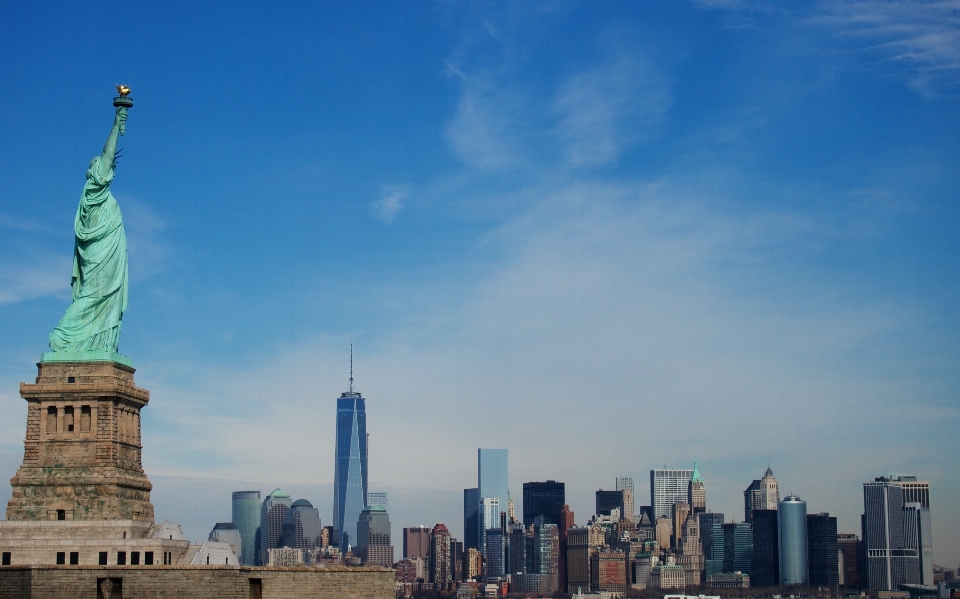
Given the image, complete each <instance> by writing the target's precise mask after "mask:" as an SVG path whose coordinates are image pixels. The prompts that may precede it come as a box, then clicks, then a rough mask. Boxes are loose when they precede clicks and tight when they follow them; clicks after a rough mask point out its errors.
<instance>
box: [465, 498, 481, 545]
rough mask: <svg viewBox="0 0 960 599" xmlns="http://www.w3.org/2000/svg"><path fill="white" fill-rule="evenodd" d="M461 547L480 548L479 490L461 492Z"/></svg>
mask: <svg viewBox="0 0 960 599" xmlns="http://www.w3.org/2000/svg"><path fill="white" fill-rule="evenodd" d="M463 546H464V548H465V550H466V549H470V548H471V547H473V548H474V549H476V548H478V547H480V489H477V488H473V489H464V490H463Z"/></svg>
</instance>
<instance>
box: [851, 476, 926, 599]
mask: <svg viewBox="0 0 960 599" xmlns="http://www.w3.org/2000/svg"><path fill="white" fill-rule="evenodd" d="M916 482H919V481H917V478H916V477H915V476H911V475H898V474H890V475H888V476H880V477H877V478H876V479H874V480H873V481H872V482H866V483H863V516H862V527H863V545H864V552H865V553H866V570H867V571H866V577H867V582H868V585H869V588H870V589H873V590H878V591H895V590H898V588H899V586H900V585H901V584H911V583H912V584H919V583H920V581H921V568H920V551H919V550H918V549H917V547H916V541H915V538H916V537H915V536H914V535H912V534H910V532H912V531H911V529H912V527H913V526H915V525H914V524H913V523H912V522H909V523H906V522H905V520H908V519H909V518H910V516H912V515H914V513H913V510H910V509H907V506H906V505H905V504H906V503H907V502H905V501H904V494H905V493H904V491H905V489H909V493H911V498H922V496H923V492H924V490H923V487H919V486H917V485H913V484H911V485H908V486H905V485H904V484H903V483H916ZM927 497H928V499H927V501H929V490H927ZM913 503H919V502H913ZM921 505H922V504H921ZM928 509H929V508H928ZM905 524H906V526H905Z"/></svg>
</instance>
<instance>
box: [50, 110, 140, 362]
mask: <svg viewBox="0 0 960 599" xmlns="http://www.w3.org/2000/svg"><path fill="white" fill-rule="evenodd" d="M126 120H127V108H126V107H125V106H118V107H117V112H116V117H115V118H114V121H113V127H112V128H111V130H110V134H109V135H108V137H107V143H106V144H105V145H104V147H103V153H101V155H100V156H97V157H96V158H94V159H93V160H92V161H91V162H90V168H89V169H88V170H87V181H86V183H85V184H84V187H83V194H82V195H81V197H80V205H79V207H78V208H77V216H76V219H75V220H74V231H75V233H76V239H75V243H74V252H73V274H72V277H71V281H70V285H71V288H72V294H71V295H72V300H73V302H72V303H71V304H70V307H69V308H67V311H66V313H65V314H64V315H63V318H61V319H60V323H59V324H58V325H57V327H56V328H55V329H54V330H53V332H52V333H50V349H51V350H53V351H51V352H48V353H45V354H43V355H42V356H41V358H40V360H41V361H42V362H67V361H85V362H86V361H112V362H119V363H121V364H125V365H127V366H130V365H131V363H130V359H129V358H127V357H126V356H122V355H120V354H118V353H117V349H118V348H119V346H120V328H121V325H122V322H123V312H124V311H125V310H126V309H127V238H126V235H125V234H124V231H123V219H122V218H121V216H120V207H119V206H118V205H117V200H116V199H115V198H114V197H113V194H112V193H110V183H111V182H112V181H113V175H114V167H115V160H116V150H117V137H118V136H119V135H120V134H122V131H123V127H124V126H125V123H126Z"/></svg>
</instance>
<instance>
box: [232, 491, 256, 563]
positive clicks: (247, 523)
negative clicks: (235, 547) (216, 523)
mask: <svg viewBox="0 0 960 599" xmlns="http://www.w3.org/2000/svg"><path fill="white" fill-rule="evenodd" d="M231 508H232V512H233V513H232V518H231V521H232V522H233V523H234V524H235V525H236V526H237V530H238V531H240V547H241V549H240V553H239V554H237V557H238V558H239V559H240V563H241V564H243V565H245V566H253V565H256V563H257V555H258V552H259V547H258V544H257V530H259V529H260V491H234V493H233V500H232V502H231Z"/></svg>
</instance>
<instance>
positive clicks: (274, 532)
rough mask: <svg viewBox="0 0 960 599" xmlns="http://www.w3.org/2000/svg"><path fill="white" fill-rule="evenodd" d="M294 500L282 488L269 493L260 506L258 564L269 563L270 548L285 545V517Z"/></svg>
mask: <svg viewBox="0 0 960 599" xmlns="http://www.w3.org/2000/svg"><path fill="white" fill-rule="evenodd" d="M291 505H293V501H292V500H291V499H290V495H288V494H287V493H286V492H285V491H283V490H282V489H276V490H274V491H273V493H270V494H269V495H267V497H266V499H264V500H263V504H261V506H260V555H259V556H258V559H259V560H260V561H258V562H257V563H258V565H262V564H265V563H267V559H268V556H269V554H268V550H269V549H278V548H280V547H283V519H284V517H285V516H286V515H287V510H288V509H290V506H291Z"/></svg>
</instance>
